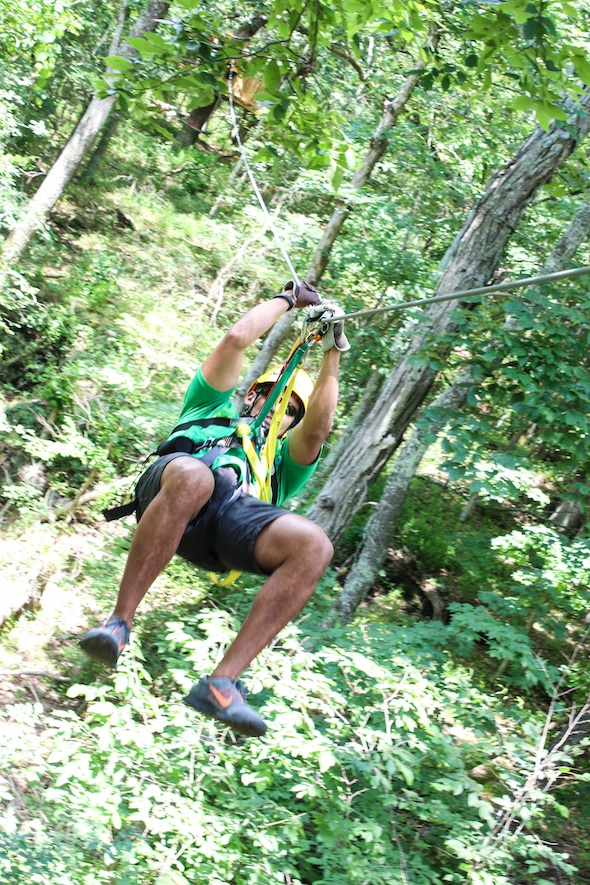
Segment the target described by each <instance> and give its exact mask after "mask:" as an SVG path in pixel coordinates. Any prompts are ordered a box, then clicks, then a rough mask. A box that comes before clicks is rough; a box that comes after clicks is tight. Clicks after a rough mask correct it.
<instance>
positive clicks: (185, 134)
mask: <svg viewBox="0 0 590 885" xmlns="http://www.w3.org/2000/svg"><path fill="white" fill-rule="evenodd" d="M219 100H220V99H219V95H218V94H217V93H215V98H214V99H213V101H212V102H210V104H208V105H204V106H203V107H202V108H193V109H192V111H191V112H190V114H189V115H188V117H187V118H186V120H183V123H182V129H181V130H180V132H179V133H178V135H177V136H176V138H175V139H174V147H175V148H178V149H180V148H189V147H191V146H192V145H193V144H194V143H195V142H196V141H198V139H199V135H200V134H201V132H204V131H205V129H206V127H207V123H208V122H209V118H210V117H211V116H212V114H213V112H214V111H215V110H216V109H217V106H218V104H219Z"/></svg>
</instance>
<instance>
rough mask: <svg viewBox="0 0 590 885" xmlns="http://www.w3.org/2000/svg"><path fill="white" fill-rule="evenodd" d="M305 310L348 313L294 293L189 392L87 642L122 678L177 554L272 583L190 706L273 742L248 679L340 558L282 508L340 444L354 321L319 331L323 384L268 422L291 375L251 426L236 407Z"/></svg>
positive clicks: (247, 330) (302, 387)
mask: <svg viewBox="0 0 590 885" xmlns="http://www.w3.org/2000/svg"><path fill="white" fill-rule="evenodd" d="M293 307H296V308H303V307H307V308H309V318H311V319H312V320H313V319H314V317H315V318H317V319H320V318H321V317H332V318H333V317H334V316H338V315H339V313H340V311H339V310H338V308H337V307H336V306H335V305H334V304H331V303H328V302H321V299H320V296H319V294H318V293H317V292H316V290H315V289H314V288H313V287H312V286H310V285H308V284H307V283H305V282H301V283H299V282H297V281H295V282H293V281H290V282H289V283H287V284H286V286H285V287H284V288H283V291H282V292H281V293H279V294H278V295H275V296H274V298H272V299H270V300H269V301H266V302H263V303H262V304H258V305H256V306H255V307H253V308H252V309H251V310H249V311H248V312H247V313H246V314H245V315H244V317H242V319H240V320H238V322H237V323H235V325H233V326H232V327H231V329H230V330H229V331H228V332H227V334H226V335H225V336H224V337H223V339H222V340H221V342H220V343H219V344H218V345H217V347H216V348H215V349H214V350H213V351H212V353H211V354H210V355H209V356H208V357H207V359H206V360H205V362H204V363H203V365H202V366H201V367H200V368H199V369H198V370H197V373H196V375H195V376H194V378H193V380H192V381H191V383H190V385H189V388H188V390H187V393H186V396H185V399H184V404H183V408H182V411H181V414H180V417H179V423H178V425H177V427H176V428H175V430H174V431H173V432H172V434H171V436H170V437H169V439H168V440H167V441H166V442H165V443H164V444H163V445H162V446H160V447H159V449H158V454H159V457H158V459H157V460H156V461H155V462H154V463H153V464H151V465H150V467H148V469H147V470H146V471H145V472H144V473H143V474H142V476H141V477H140V479H139V481H138V483H137V487H136V501H135V504H136V509H137V518H138V526H137V529H136V531H135V534H134V536H133V541H132V544H131V547H130V550H129V555H128V558H127V563H126V566H125V570H124V573H123V578H122V580H121V585H120V589H119V595H118V598H117V603H116V605H115V609H114V611H113V614H112V615H111V617H110V618H108V619H107V620H106V621H104V622H103V623H102V624H101V625H100V626H98V627H95V628H94V629H92V630H89V631H88V632H87V633H86V635H85V636H84V637H83V638H82V639H81V640H80V646H81V648H82V649H83V651H84V652H85V653H86V654H87V655H88V656H89V657H90V658H92V659H93V660H96V661H99V662H100V663H103V664H106V665H107V666H111V667H113V666H115V665H116V663H117V660H118V658H119V655H120V654H121V652H122V651H123V649H124V648H125V646H126V645H127V643H128V642H129V635H130V631H131V626H132V623H133V618H134V615H135V611H136V609H137V607H138V605H139V603H140V602H141V600H142V599H143V597H144V596H145V594H146V593H147V591H148V590H149V588H150V587H151V585H152V583H153V582H154V581H155V579H156V578H157V577H158V575H159V574H160V572H161V571H162V570H163V569H164V567H165V566H166V565H167V563H168V562H170V560H171V559H172V557H173V556H174V554H175V553H178V554H179V555H180V556H182V557H183V558H184V559H186V560H188V561H189V562H192V563H194V564H195V565H197V566H199V567H201V568H205V569H209V570H211V571H214V572H221V573H223V572H228V571H229V570H234V569H237V570H239V571H246V572H250V573H253V574H262V575H267V576H268V577H267V580H266V581H265V583H264V584H263V586H262V587H261V589H260V590H259V592H258V593H257V595H256V597H255V598H254V601H253V603H252V607H251V609H250V612H249V613H248V615H247V617H246V619H245V620H244V622H243V624H242V626H241V628H240V630H239V632H238V634H237V636H236V637H235V639H234V640H233V642H232V643H231V645H230V646H229V648H228V649H227V650H226V651H225V654H224V655H223V657H222V659H221V661H219V663H218V664H217V666H216V667H215V669H214V670H213V672H212V673H211V674H210V675H209V676H204V677H203V678H202V679H201V681H200V682H198V683H197V684H196V685H195V686H193V688H192V689H191V691H190V692H189V694H188V696H187V697H186V698H185V701H186V703H187V704H189V705H190V706H191V707H194V708H195V709H196V710H199V711H200V712H201V713H203V714H204V715H205V716H209V717H212V718H214V719H217V720H220V721H222V722H224V723H226V724H228V725H229V726H231V727H232V728H233V729H234V731H237V732H240V733H241V734H246V735H262V734H264V733H265V732H266V724H265V723H264V720H263V719H262V717H261V716H260V715H259V714H258V713H257V712H256V710H254V709H253V708H252V707H251V706H249V704H247V703H246V701H245V693H246V692H245V687H244V685H243V683H242V682H241V680H239V679H238V677H239V676H240V674H241V673H242V672H243V671H244V670H245V669H246V667H248V666H249V664H250V663H251V662H252V661H253V660H254V658H255V657H256V656H257V655H258V654H259V653H260V652H261V651H262V650H263V649H264V648H265V647H266V646H267V645H268V644H269V643H270V642H271V641H272V640H273V639H274V638H275V636H276V635H277V634H278V633H279V632H280V630H282V628H283V627H284V626H285V625H286V624H288V623H289V622H290V621H291V620H292V619H293V618H294V617H295V616H296V615H297V614H298V613H299V612H300V611H301V609H302V608H303V607H304V605H305V604H306V602H307V601H308V599H309V598H310V596H311V595H312V593H313V591H314V590H315V588H316V585H317V583H318V581H319V579H320V577H321V576H322V574H323V573H324V571H325V570H326V568H327V567H328V565H329V563H330V561H331V558H332V554H333V549H332V545H331V543H330V540H329V539H328V537H327V536H326V534H325V533H324V531H323V530H322V529H321V528H320V527H319V526H317V525H315V524H314V523H312V522H311V521H310V520H308V519H305V518H304V517H302V516H298V515H296V514H294V513H291V512H289V511H286V510H283V509H281V508H280V506H279V505H280V504H282V503H283V502H284V501H285V500H286V499H287V498H289V497H291V496H292V495H294V494H296V493H297V492H298V491H299V490H300V489H301V488H302V487H303V486H304V485H305V484H306V483H307V481H308V480H309V479H310V477H311V476H312V474H313V472H314V470H315V468H316V466H317V462H318V458H319V455H320V452H321V449H322V446H323V444H324V442H325V440H326V438H327V436H328V434H329V432H330V429H331V426H332V420H333V417H334V412H335V410H336V405H337V398H338V367H339V361H340V353H341V352H342V351H345V350H348V349H349V347H350V345H349V343H348V341H347V339H346V336H345V334H344V328H343V326H344V323H343V321H341V320H340V321H336V322H334V321H333V320H332V322H330V323H326V324H324V325H321V326H320V327H319V328H320V331H319V333H318V334H320V335H321V336H322V338H321V341H322V350H323V356H322V362H321V366H320V370H319V373H318V376H317V379H316V382H315V384H312V381H311V379H310V378H309V376H308V375H307V374H306V373H305V372H303V371H302V370H301V369H298V370H297V372H296V374H295V376H294V381H293V382H292V384H289V385H287V387H286V390H285V391H284V394H283V397H282V399H283V402H282V403H281V400H280V399H279V400H278V404H276V405H275V406H274V409H271V410H269V414H268V415H266V416H265V417H264V405H265V403H266V401H267V398H268V397H269V394H270V396H271V397H273V393H272V392H271V391H272V388H273V384H274V382H275V381H276V379H277V378H278V377H279V376H280V374H281V373H280V369H277V370H274V371H271V372H268V373H266V374H265V375H263V376H261V377H260V378H258V379H257V380H256V381H255V382H254V384H253V385H252V387H251V388H250V390H249V391H248V394H247V396H246V398H245V400H244V408H243V411H242V416H243V417H242V419H241V421H242V423H240V420H239V415H238V410H237V409H236V408H235V406H233V404H232V403H231V396H232V394H233V391H234V388H235V386H236V384H237V382H238V379H239V376H240V373H241V370H242V365H243V360H244V353H245V351H246V349H247V348H248V347H249V346H250V345H252V344H253V343H254V342H255V341H256V340H257V339H258V338H259V337H260V336H261V335H263V334H264V333H265V332H267V331H268V330H269V329H270V328H271V327H272V326H273V324H274V323H275V322H276V321H277V320H278V319H279V318H280V317H281V316H282V315H283V314H284V313H286V312H287V310H291V309H292V308H293ZM289 392H290V395H289V398H288V400H287V399H286V397H287V394H289ZM270 402H271V403H272V399H271V400H270ZM261 413H262V414H261ZM257 416H260V417H261V418H263V421H262V425H261V427H260V439H262V438H263V437H264V436H265V435H268V436H269V437H270V436H271V434H272V433H273V432H276V434H277V437H278V443H277V447H276V452H272V453H271V464H270V467H269V473H270V474H271V476H270V479H271V482H270V484H269V486H268V491H267V495H266V497H267V498H268V499H269V500H268V501H265V500H260V497H261V496H262V493H261V486H263V485H264V480H265V479H266V477H262V476H260V464H261V463H262V464H264V460H262V461H260V459H259V458H258V455H259V454H260V453H259V452H254V451H253V450H252V446H251V444H250V437H249V436H247V432H249V429H248V427H246V428H245V431H246V432H244V424H243V422H247V421H248V420H250V422H252V419H254V425H253V426H254V427H256V417H257ZM281 416H282V417H281ZM273 420H274V421H275V425H274V428H273V424H272V422H273ZM279 421H280V426H278V422H279ZM259 423H260V422H259ZM235 425H239V426H238V427H237V432H236V430H235ZM240 436H243V437H245V438H244V440H243V441H242V440H241V439H240ZM247 442H248V444H250V455H248V453H247V450H248V444H247ZM257 465H258V469H256V468H257ZM252 467H253V468H254V469H252ZM127 512H129V511H127ZM131 512H132V511H131Z"/></svg>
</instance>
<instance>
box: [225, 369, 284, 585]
mask: <svg viewBox="0 0 590 885" xmlns="http://www.w3.org/2000/svg"><path fill="white" fill-rule="evenodd" d="M296 375H297V372H294V373H293V375H292V377H291V379H290V380H289V383H288V384H287V386H286V388H285V390H284V391H283V393H282V395H281V398H280V400H279V402H278V403H277V406H276V408H275V410H274V413H273V416H272V420H271V422H270V427H269V429H268V435H267V437H266V440H265V441H264V445H263V446H262V450H261V452H260V456H259V455H258V452H257V451H256V447H255V445H254V443H253V442H252V440H251V439H250V435H251V433H252V428H251V427H250V425H249V424H238V426H237V428H236V433H237V435H238V436H239V437H240V439H241V440H242V447H243V449H244V452H245V454H246V458H247V459H248V464H249V465H250V470H251V471H252V476H253V477H254V479H255V480H256V485H255V487H254V488H253V489H252V486H251V489H252V491H253V492H255V493H256V494H255V495H254V497H256V498H258V500H259V501H268V502H270V499H271V496H272V465H273V463H274V459H275V455H276V453H277V440H278V438H279V430H280V429H281V424H282V423H283V418H284V417H285V414H286V412H287V408H288V406H289V400H290V399H291V394H292V393H293V386H294V384H295V376H296ZM252 491H251V492H250V494H252ZM240 575H241V572H239V571H236V570H235V569H234V570H233V571H231V572H229V574H227V575H225V577H223V578H220V577H218V575H216V574H215V572H209V578H210V580H211V581H212V582H213V583H214V584H217V586H218V587H229V585H230V584H233V582H234V581H235V580H236V578H238V577H239V576H240Z"/></svg>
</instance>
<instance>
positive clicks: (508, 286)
mask: <svg viewBox="0 0 590 885" xmlns="http://www.w3.org/2000/svg"><path fill="white" fill-rule="evenodd" d="M586 274H590V265H586V266H584V267H574V268H571V269H570V270H558V271H556V272H555V273H548V274H541V275H540V276H537V277H523V279H521V280H508V281H507V282H506V283H496V284H495V285H493V286H479V287H478V288H476V289H464V290H463V291H462V292H450V293H448V294H444V295H434V296H433V297H431V298H419V299H417V300H416V301H403V302H400V303H399V304H389V305H385V306H384V307H372V308H369V309H367V310H355V311H353V312H352V313H345V314H342V315H341V316H336V317H330V319H326V320H324V319H322V323H328V324H329V323H337V322H339V321H340V320H350V319H353V318H355V317H366V316H374V315H375V314H378V313H386V312H387V311H389V310H406V309H407V308H409V307H420V306H421V305H423V304H439V303H440V302H443V301H454V300H457V299H459V298H467V297H469V296H470V295H492V294H494V293H495V292H510V291H511V290H512V289H518V288H521V287H524V286H534V285H536V284H539V285H541V284H543V283H552V282H554V281H556V280H566V279H569V278H572V277H583V276H585V275H586Z"/></svg>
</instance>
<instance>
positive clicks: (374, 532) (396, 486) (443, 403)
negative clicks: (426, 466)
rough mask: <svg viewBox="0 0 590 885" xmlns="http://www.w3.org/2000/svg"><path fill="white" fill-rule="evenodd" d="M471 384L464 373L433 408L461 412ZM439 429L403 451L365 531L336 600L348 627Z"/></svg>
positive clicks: (421, 431)
mask: <svg viewBox="0 0 590 885" xmlns="http://www.w3.org/2000/svg"><path fill="white" fill-rule="evenodd" d="M469 381H470V375H469V373H468V372H465V373H463V375H462V376H461V378H459V379H458V380H457V381H456V382H455V384H453V385H451V386H450V387H447V388H446V390H444V391H443V392H442V393H441V394H440V395H439V396H438V397H437V398H436V399H435V400H434V402H433V403H432V405H433V407H435V406H436V407H438V408H443V409H460V408H461V406H462V405H463V404H464V402H465V398H466V397H467V391H468V389H469ZM440 429H441V427H440V426H439V425H433V424H425V425H418V426H417V427H416V430H415V431H414V433H413V434H412V436H411V437H410V439H409V440H408V442H407V443H406V444H405V445H404V447H403V449H402V450H401V452H400V454H399V457H398V459H397V461H396V462H395V464H394V466H393V470H392V471H391V474H390V476H389V479H388V480H387V484H386V486H385V488H384V489H383V495H382V497H381V501H380V503H379V507H378V509H377V510H376V511H375V512H374V513H373V515H372V516H371V518H370V519H369V521H368V522H367V525H366V527H365V533H364V536H363V543H362V547H361V549H360V553H359V555H358V557H357V559H356V560H355V562H354V565H353V566H352V568H351V569H350V571H349V572H348V575H347V576H346V581H345V582H344V587H343V588H342V592H341V593H340V596H339V597H338V599H337V600H336V604H335V606H334V608H335V615H336V618H337V619H338V620H339V621H341V622H344V623H347V622H348V621H351V620H352V618H353V615H354V613H355V611H356V609H357V607H358V606H359V605H360V603H361V602H362V601H363V599H364V598H365V596H366V595H367V593H368V592H369V590H370V589H371V587H372V585H373V584H374V583H375V580H376V578H377V573H378V571H379V569H380V568H381V566H382V565H383V563H384V561H385V557H386V555H387V548H388V545H389V543H390V540H391V535H392V532H393V530H394V528H395V525H396V523H397V519H398V517H399V514H400V510H401V508H402V505H403V503H404V501H405V498H406V494H407V491H408V488H409V485H410V483H411V481H412V479H413V478H414V475H415V473H416V470H417V469H418V466H419V464H420V461H421V460H422V458H423V457H424V455H425V453H426V450H427V449H428V447H429V445H430V444H431V442H432V438H433V433H436V432H437V431H438V430H440Z"/></svg>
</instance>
